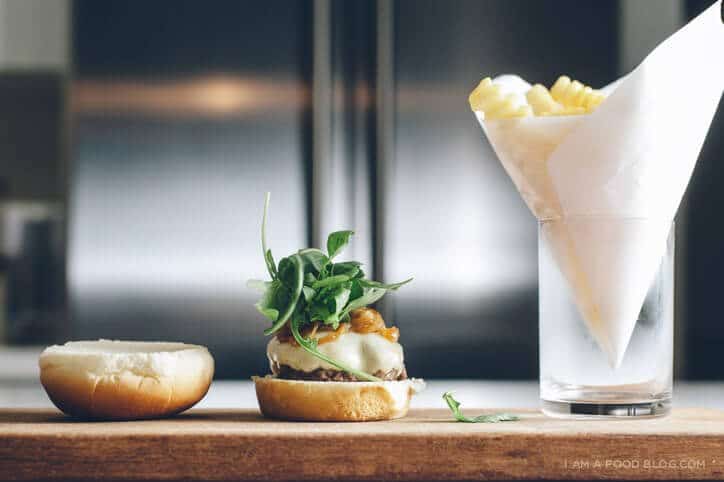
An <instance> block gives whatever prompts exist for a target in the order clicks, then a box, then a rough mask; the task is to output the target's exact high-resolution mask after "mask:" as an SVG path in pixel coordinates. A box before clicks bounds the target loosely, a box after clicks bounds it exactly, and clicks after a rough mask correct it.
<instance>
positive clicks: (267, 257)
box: [261, 192, 277, 280]
mask: <svg viewBox="0 0 724 482" xmlns="http://www.w3.org/2000/svg"><path fill="white" fill-rule="evenodd" d="M270 199H271V193H270V192H268V193H266V196H264V214H263V215H262V217H261V249H262V253H263V254H264V262H265V263H266V269H267V271H269V276H271V278H272V279H273V280H275V279H277V268H276V266H275V264H274V257H273V256H272V252H271V249H267V247H266V216H267V211H269V200H270Z"/></svg>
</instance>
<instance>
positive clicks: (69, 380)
mask: <svg viewBox="0 0 724 482" xmlns="http://www.w3.org/2000/svg"><path fill="white" fill-rule="evenodd" d="M39 363H40V381H41V383H42V384H43V387H44V388H45V391H46V392H47V393H48V396H49V397H50V399H51V400H52V402H53V403H54V404H55V406H57V407H58V408H59V409H60V410H62V411H63V412H65V413H66V414H68V415H71V416H75V417H80V418H91V419H107V420H130V419H143V418H155V417H164V416H168V415H173V414H175V413H179V412H182V411H184V410H186V409H187V408H190V407H192V406H193V405H195V404H196V403H197V402H198V401H199V400H201V399H202V398H203V397H204V395H206V392H207V391H208V389H209V386H210V385H211V379H212V378H213V375H214V359H213V358H212V357H211V354H210V353H209V351H208V350H207V349H206V347H203V346H199V345H187V344H184V343H165V342H138V341H110V340H98V341H74V342H68V343H66V344H64V345H54V346H51V347H48V348H46V349H45V350H44V351H43V353H42V354H41V355H40V361H39Z"/></svg>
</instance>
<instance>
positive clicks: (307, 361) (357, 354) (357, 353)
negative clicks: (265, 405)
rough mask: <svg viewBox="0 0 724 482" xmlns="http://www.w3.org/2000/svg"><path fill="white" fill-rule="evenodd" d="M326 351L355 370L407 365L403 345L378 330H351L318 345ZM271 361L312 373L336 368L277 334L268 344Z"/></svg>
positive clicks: (372, 369) (328, 354)
mask: <svg viewBox="0 0 724 482" xmlns="http://www.w3.org/2000/svg"><path fill="white" fill-rule="evenodd" d="M317 349H318V350H319V351H320V352H322V353H323V354H325V355H327V356H329V357H331V358H333V359H335V360H337V361H339V362H340V363H342V364H344V365H346V366H347V367H349V368H351V369H353V370H361V371H363V372H366V373H375V372H376V371H378V370H382V371H388V370H392V369H397V370H401V369H402V368H403V367H404V356H403V353H402V346H401V345H400V344H399V343H394V342H391V341H389V340H388V339H386V338H385V337H383V336H381V335H378V334H377V333H365V334H361V333H355V332H347V333H344V334H342V335H341V336H340V337H339V338H337V339H336V340H334V341H331V342H328V343H323V344H321V345H319V346H318V347H317ZM266 354H267V357H268V358H269V363H271V364H275V363H276V364H278V365H286V366H288V367H290V368H293V369H294V370H300V371H305V372H311V371H313V370H316V369H317V368H323V369H331V370H336V369H337V368H335V367H334V366H332V365H330V364H328V363H326V362H323V361H322V360H320V359H319V358H317V357H315V356H314V355H312V354H311V353H308V352H306V351H305V350H304V349H303V348H302V347H300V346H298V345H292V344H291V343H280V342H279V340H277V339H276V337H274V338H272V339H271V340H270V341H269V344H268V345H267V347H266Z"/></svg>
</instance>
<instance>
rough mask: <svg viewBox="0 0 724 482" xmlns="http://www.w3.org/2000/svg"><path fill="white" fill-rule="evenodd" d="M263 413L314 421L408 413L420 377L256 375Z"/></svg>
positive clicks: (359, 419)
mask: <svg viewBox="0 0 724 482" xmlns="http://www.w3.org/2000/svg"><path fill="white" fill-rule="evenodd" d="M252 380H254V384H255V385H256V398H257V400H258V401H259V408H260V409H261V413H263V414H264V415H265V416H267V417H272V418H279V419H284V420H303V421H310V422H364V421H371V420H391V419H394V418H400V417H404V416H405V415H407V409H408V408H409V406H410V397H412V395H413V394H414V393H416V392H419V391H421V390H422V389H423V388H424V387H425V382H424V381H423V380H419V379H411V380H400V381H389V382H317V381H307V380H285V379H281V378H275V377H273V376H270V375H267V376H266V377H252Z"/></svg>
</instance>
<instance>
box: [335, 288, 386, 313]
mask: <svg viewBox="0 0 724 482" xmlns="http://www.w3.org/2000/svg"><path fill="white" fill-rule="evenodd" d="M385 293H387V290H386V289H383V288H368V289H367V290H365V291H364V293H363V294H362V296H360V297H359V298H356V299H354V300H352V301H350V302H349V304H348V305H347V307H346V308H345V309H344V311H343V312H342V316H346V315H348V314H349V313H350V312H351V311H352V310H356V309H357V308H363V307H365V306H367V305H371V304H372V303H374V302H375V301H377V300H379V299H380V298H382V297H383V296H385Z"/></svg>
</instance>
